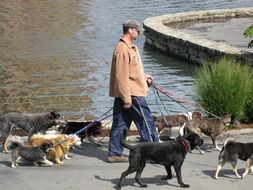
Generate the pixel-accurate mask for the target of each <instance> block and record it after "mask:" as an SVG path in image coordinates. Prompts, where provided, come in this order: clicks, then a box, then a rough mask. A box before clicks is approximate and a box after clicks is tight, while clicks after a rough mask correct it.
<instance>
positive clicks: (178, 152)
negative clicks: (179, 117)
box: [118, 134, 204, 189]
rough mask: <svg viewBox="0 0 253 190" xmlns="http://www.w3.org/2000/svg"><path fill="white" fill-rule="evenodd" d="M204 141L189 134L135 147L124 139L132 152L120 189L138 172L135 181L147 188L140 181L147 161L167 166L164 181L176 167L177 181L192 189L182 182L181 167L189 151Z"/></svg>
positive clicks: (123, 142) (119, 184)
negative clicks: (127, 177) (132, 174)
mask: <svg viewBox="0 0 253 190" xmlns="http://www.w3.org/2000/svg"><path fill="white" fill-rule="evenodd" d="M203 142H204V141H203V140H202V139H201V138H200V137H199V135H197V134H187V135H185V136H183V137H179V138H178V139H177V140H175V141H170V142H164V143H158V142H155V143H153V142H145V143H140V144H138V145H135V146H131V145H128V144H127V143H126V142H125V141H124V140H123V139H122V142H121V143H122V145H123V146H124V147H125V148H127V149H129V150H130V155H129V167H128V169H127V170H126V171H125V172H123V173H122V174H121V177H120V180H119V183H118V188H119V189H120V188H121V181H122V179H123V178H125V177H126V176H127V175H128V174H130V173H133V172H136V175H135V180H136V182H137V183H138V184H139V185H140V186H141V187H147V185H146V184H143V183H142V182H141V180H140V178H141V173H142V171H143V169H144V167H145V165H146V161H147V160H151V161H153V162H155V163H157V164H161V165H164V166H165V169H166V171H167V176H165V177H163V178H162V179H165V180H167V179H171V178H172V173H171V166H173V167H174V169H175V172H176V175H177V181H178V183H179V184H180V186H181V187H190V186H189V185H188V184H184V183H183V181H182V174H181V167H182V164H183V162H184V159H185V156H186V154H187V152H188V151H189V150H192V149H193V148H194V147H195V146H198V145H199V146H200V145H202V144H203Z"/></svg>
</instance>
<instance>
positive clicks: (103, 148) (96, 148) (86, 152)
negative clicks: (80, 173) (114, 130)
mask: <svg viewBox="0 0 253 190" xmlns="http://www.w3.org/2000/svg"><path fill="white" fill-rule="evenodd" d="M70 152H71V153H73V154H79V155H82V156H87V157H94V158H97V159H100V160H102V161H104V162H106V158H107V154H108V143H104V142H103V143H100V144H99V145H98V144H95V143H92V142H83V143H82V145H81V147H80V148H79V147H73V148H72V149H70Z"/></svg>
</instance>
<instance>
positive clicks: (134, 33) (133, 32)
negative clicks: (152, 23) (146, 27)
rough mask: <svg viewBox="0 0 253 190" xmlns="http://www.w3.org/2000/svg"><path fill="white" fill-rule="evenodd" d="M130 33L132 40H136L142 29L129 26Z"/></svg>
mask: <svg viewBox="0 0 253 190" xmlns="http://www.w3.org/2000/svg"><path fill="white" fill-rule="evenodd" d="M129 33H130V34H131V38H132V40H136V39H137V37H138V36H139V35H140V31H139V30H138V29H136V28H129Z"/></svg>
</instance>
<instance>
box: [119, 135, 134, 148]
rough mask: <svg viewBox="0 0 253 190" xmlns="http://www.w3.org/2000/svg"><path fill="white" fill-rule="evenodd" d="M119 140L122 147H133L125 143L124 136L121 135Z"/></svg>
mask: <svg viewBox="0 0 253 190" xmlns="http://www.w3.org/2000/svg"><path fill="white" fill-rule="evenodd" d="M120 142H121V144H122V146H123V147H124V148H127V149H129V150H132V149H133V147H134V146H132V145H129V144H127V143H126V138H125V137H123V136H122V137H121V139H120Z"/></svg>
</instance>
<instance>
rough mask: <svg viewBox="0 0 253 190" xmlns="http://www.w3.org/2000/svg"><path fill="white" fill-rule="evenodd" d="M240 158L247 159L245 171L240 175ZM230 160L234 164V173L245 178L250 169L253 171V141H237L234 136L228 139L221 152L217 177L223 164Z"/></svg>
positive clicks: (216, 177)
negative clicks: (238, 165) (238, 164)
mask: <svg viewBox="0 0 253 190" xmlns="http://www.w3.org/2000/svg"><path fill="white" fill-rule="evenodd" d="M238 159H240V160H243V161H246V167H245V172H244V173H243V174H242V176H240V175H239V174H238V173H237V161H238ZM226 162H230V163H231V165H232V170H233V172H234V174H235V175H236V176H237V177H238V178H244V177H245V176H246V175H247V174H248V173H249V170H250V171H251V172H253V166H252V164H253V143H242V142H236V141H235V140H234V139H232V138H228V139H226V141H225V143H224V145H223V147H222V150H221V151H220V154H219V161H218V166H217V169H216V172H215V176H214V178H215V179H218V174H219V172H220V170H221V168H222V166H223V165H224V164H225V163H226Z"/></svg>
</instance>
